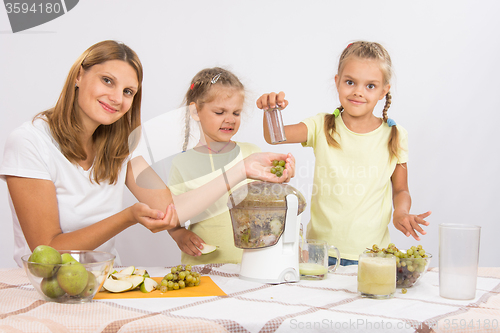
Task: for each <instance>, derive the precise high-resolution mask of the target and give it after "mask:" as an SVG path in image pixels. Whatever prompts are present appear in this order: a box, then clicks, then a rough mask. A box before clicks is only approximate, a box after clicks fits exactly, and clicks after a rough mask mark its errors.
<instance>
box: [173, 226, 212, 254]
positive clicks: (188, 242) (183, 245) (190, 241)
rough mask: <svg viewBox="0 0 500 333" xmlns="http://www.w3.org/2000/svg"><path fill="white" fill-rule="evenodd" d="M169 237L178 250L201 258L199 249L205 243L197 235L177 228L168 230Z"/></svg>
mask: <svg viewBox="0 0 500 333" xmlns="http://www.w3.org/2000/svg"><path fill="white" fill-rule="evenodd" d="M168 233H169V234H170V236H171V237H172V238H173V239H174V240H175V242H176V243H177V246H178V247H179V249H180V250H181V251H182V252H184V253H186V254H188V255H190V256H194V257H197V256H201V251H200V249H203V245H202V243H205V242H204V241H203V239H201V238H200V237H199V236H198V235H197V234H195V233H194V232H192V231H191V230H188V229H186V228H184V227H177V228H174V229H170V230H168Z"/></svg>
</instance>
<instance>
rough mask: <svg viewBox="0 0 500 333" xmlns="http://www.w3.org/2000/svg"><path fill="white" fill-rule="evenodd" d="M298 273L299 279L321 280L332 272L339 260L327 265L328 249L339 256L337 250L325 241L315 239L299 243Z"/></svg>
mask: <svg viewBox="0 0 500 333" xmlns="http://www.w3.org/2000/svg"><path fill="white" fill-rule="evenodd" d="M299 249H300V256H299V273H300V279H301V280H323V279H326V277H327V275H328V273H329V272H330V273H333V272H335V270H336V269H337V267H338V266H339V262H340V260H337V264H336V265H335V266H331V267H328V251H329V250H332V251H335V252H336V253H337V258H340V253H339V250H338V249H337V248H336V247H335V246H333V245H328V243H327V242H325V241H322V240H317V239H306V240H305V241H302V242H301V243H300V245H299Z"/></svg>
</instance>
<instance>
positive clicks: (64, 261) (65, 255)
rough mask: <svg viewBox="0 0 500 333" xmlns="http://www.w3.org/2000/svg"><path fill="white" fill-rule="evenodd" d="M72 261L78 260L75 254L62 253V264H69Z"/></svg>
mask: <svg viewBox="0 0 500 333" xmlns="http://www.w3.org/2000/svg"><path fill="white" fill-rule="evenodd" d="M72 261H77V260H76V259H75V258H73V256H72V255H71V254H69V253H63V254H61V264H63V265H64V264H67V263H69V262H72Z"/></svg>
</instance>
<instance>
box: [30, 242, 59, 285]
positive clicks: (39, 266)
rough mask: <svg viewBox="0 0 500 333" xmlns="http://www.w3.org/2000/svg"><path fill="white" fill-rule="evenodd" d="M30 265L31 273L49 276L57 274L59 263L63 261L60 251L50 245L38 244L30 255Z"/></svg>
mask: <svg viewBox="0 0 500 333" xmlns="http://www.w3.org/2000/svg"><path fill="white" fill-rule="evenodd" d="M29 261H31V262H33V263H29V265H28V267H29V270H30V272H31V274H33V275H35V276H38V277H43V278H48V277H51V276H52V275H54V274H55V272H56V271H57V268H58V266H57V265H58V264H60V263H61V262H62V259H61V254H60V253H59V251H57V250H56V249H54V248H53V247H50V246H48V245H38V246H37V247H36V248H35V249H34V250H33V253H32V254H31V256H30V257H29Z"/></svg>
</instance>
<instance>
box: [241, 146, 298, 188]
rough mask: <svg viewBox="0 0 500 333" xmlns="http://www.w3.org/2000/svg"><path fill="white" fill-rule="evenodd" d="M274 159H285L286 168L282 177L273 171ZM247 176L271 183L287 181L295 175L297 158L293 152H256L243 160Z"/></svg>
mask: <svg viewBox="0 0 500 333" xmlns="http://www.w3.org/2000/svg"><path fill="white" fill-rule="evenodd" d="M273 160H284V161H285V162H286V164H285V170H283V175H282V176H281V177H276V175H275V174H273V173H271V168H272V166H273ZM243 162H244V164H245V173H246V177H247V178H250V179H256V180H262V181H267V182H271V183H286V182H289V181H290V179H292V178H293V177H294V176H295V158H294V157H293V155H292V154H290V153H288V154H279V153H254V154H252V155H250V156H248V157H247V158H245V159H244V160H243Z"/></svg>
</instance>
